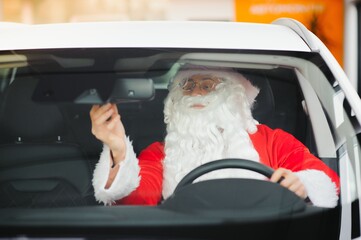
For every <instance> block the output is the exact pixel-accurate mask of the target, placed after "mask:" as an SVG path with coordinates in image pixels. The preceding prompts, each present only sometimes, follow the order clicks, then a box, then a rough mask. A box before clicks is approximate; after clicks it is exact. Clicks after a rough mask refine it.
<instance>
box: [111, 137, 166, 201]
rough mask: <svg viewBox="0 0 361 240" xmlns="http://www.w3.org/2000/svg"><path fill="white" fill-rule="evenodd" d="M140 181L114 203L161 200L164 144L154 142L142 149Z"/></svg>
mask: <svg viewBox="0 0 361 240" xmlns="http://www.w3.org/2000/svg"><path fill="white" fill-rule="evenodd" d="M138 159H139V167H140V173H139V176H140V183H139V186H138V188H137V189H135V190H134V191H133V192H132V193H131V194H130V195H128V196H127V197H125V198H123V199H120V200H118V201H116V204H117V205H118V204H122V205H123V204H128V205H157V204H158V203H159V202H160V201H161V197H162V186H163V163H162V161H163V159H164V146H163V144H162V143H160V142H155V143H153V144H151V145H149V146H148V147H147V148H146V149H144V150H143V151H142V152H141V153H140V155H139V157H138Z"/></svg>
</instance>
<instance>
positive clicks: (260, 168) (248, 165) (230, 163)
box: [174, 158, 274, 193]
mask: <svg viewBox="0 0 361 240" xmlns="http://www.w3.org/2000/svg"><path fill="white" fill-rule="evenodd" d="M224 168H240V169H246V170H251V171H254V172H257V173H260V174H262V175H264V176H266V177H268V178H271V176H272V174H273V172H274V170H273V169H272V168H270V167H268V166H266V165H263V164H261V163H258V162H255V161H251V160H246V159H240V158H226V159H220V160H215V161H212V162H209V163H206V164H203V165H201V166H199V167H197V168H195V169H193V170H192V171H190V172H189V173H188V174H187V175H186V176H184V178H183V179H182V180H181V181H180V182H179V183H178V185H177V187H176V188H175V190H174V193H177V192H178V191H179V190H180V189H181V188H183V187H185V186H187V185H189V184H191V183H193V181H194V180H196V179H197V178H199V177H200V176H202V175H204V174H206V173H208V172H212V171H215V170H219V169H224Z"/></svg>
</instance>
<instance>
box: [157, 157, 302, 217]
mask: <svg viewBox="0 0 361 240" xmlns="http://www.w3.org/2000/svg"><path fill="white" fill-rule="evenodd" d="M224 168H238V169H245V170H250V171H254V172H257V173H260V174H262V175H264V176H266V177H267V178H271V176H272V174H273V172H274V170H273V169H272V168H270V167H268V166H265V165H263V164H261V163H258V162H255V161H251V160H246V159H237V158H231V159H229V158H228V159H221V160H215V161H212V162H209V163H206V164H204V165H201V166H199V167H197V168H195V169H194V170H192V171H191V172H189V173H188V174H187V175H186V176H185V177H184V178H183V179H182V180H181V181H180V182H179V184H178V185H177V187H176V188H175V190H174V192H173V194H172V195H171V196H169V197H168V198H167V199H165V200H164V201H163V202H162V204H160V205H159V207H160V208H163V209H167V210H172V211H179V212H182V213H185V212H191V213H192V212H202V214H205V215H207V216H208V215H209V216H211V215H212V214H215V215H217V216H218V214H224V216H225V217H227V218H229V217H230V216H234V217H235V218H236V219H237V221H238V220H242V219H243V220H245V221H249V218H250V217H252V218H255V219H263V218H265V217H272V218H273V217H275V218H278V217H281V216H285V215H288V214H291V213H292V214H293V213H296V212H301V211H304V209H305V208H306V205H305V202H304V201H303V199H301V198H300V197H298V196H297V195H296V194H295V193H293V192H291V191H290V190H288V189H287V188H285V187H282V186H281V185H280V184H275V183H273V182H270V181H263V180H259V179H249V178H224V179H211V180H205V181H200V182H195V183H193V181H194V180H195V179H197V178H198V177H200V176H202V175H204V174H206V173H208V172H211V171H215V170H219V169H224ZM281 180H282V179H281ZM212 216H213V215H212Z"/></svg>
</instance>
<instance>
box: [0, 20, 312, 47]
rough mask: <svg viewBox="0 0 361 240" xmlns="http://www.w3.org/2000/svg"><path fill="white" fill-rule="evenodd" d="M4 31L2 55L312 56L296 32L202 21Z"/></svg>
mask: <svg viewBox="0 0 361 240" xmlns="http://www.w3.org/2000/svg"><path fill="white" fill-rule="evenodd" d="M0 31H1V39H0V50H20V49H22V50H24V49H52V48H86V47H90V48H98V47H100V48H103V47H104V48H112V47H127V48H128V47H129V48H133V47H134V48H137V47H150V48H159V47H161V48H200V49H207V48H208V49H251V50H277V51H303V52H310V51H311V50H310V47H309V46H308V45H307V43H306V42H305V41H304V40H303V39H302V38H301V37H300V36H299V35H298V34H297V33H296V31H294V30H292V29H291V28H289V27H287V26H281V25H276V24H260V23H241V22H201V21H198V22H192V21H182V22H178V21H132V22H86V23H63V24H38V25H26V24H11V23H2V24H1V23H0Z"/></svg>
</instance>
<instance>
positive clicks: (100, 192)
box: [93, 124, 340, 207]
mask: <svg viewBox="0 0 361 240" xmlns="http://www.w3.org/2000/svg"><path fill="white" fill-rule="evenodd" d="M249 136H250V139H251V141H252V143H253V146H254V148H255V149H256V151H257V152H258V154H259V158H260V162H261V163H263V164H265V165H267V166H269V167H271V168H273V169H278V168H286V169H289V170H291V171H293V172H295V173H296V174H297V176H298V177H299V178H300V180H301V182H302V183H303V184H304V186H305V188H306V190H307V193H308V197H309V198H310V200H311V201H312V203H313V204H314V205H316V206H321V207H334V206H336V205H337V200H338V192H339V186H340V183H339V177H338V176H337V174H336V173H335V172H334V171H333V170H332V169H330V168H329V167H328V166H327V165H326V164H325V163H323V162H322V161H320V160H319V159H318V158H316V157H315V156H314V155H312V154H311V153H310V152H309V150H308V149H307V148H306V147H305V146H304V145H303V144H302V143H301V142H300V141H298V140H297V139H296V138H295V137H293V136H292V135H291V134H288V133H286V132H285V131H283V130H280V129H276V130H273V129H270V128H269V127H267V126H265V125H261V124H260V125H257V131H256V132H255V133H253V134H249ZM126 142H127V149H128V150H127V156H126V158H125V160H124V161H123V162H121V163H120V165H121V166H120V170H119V172H118V174H117V176H116V177H115V179H114V181H113V183H112V185H111V187H110V188H109V189H105V184H106V181H107V178H108V174H109V169H110V167H111V166H110V161H111V160H110V152H109V149H108V147H107V146H104V150H103V153H102V154H101V157H100V160H99V163H98V164H97V166H96V169H95V171H94V178H93V186H94V189H95V197H96V199H97V200H98V201H101V202H104V203H105V204H107V205H110V204H141V205H156V204H158V203H159V202H160V200H161V198H162V184H163V159H164V157H165V154H164V144H163V143H160V142H155V143H153V144H151V145H150V146H149V147H147V148H146V149H145V150H143V151H142V152H141V153H140V155H139V157H138V158H137V157H136V156H135V154H134V151H133V150H132V149H133V148H132V145H131V142H130V141H129V139H127V141H126Z"/></svg>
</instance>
